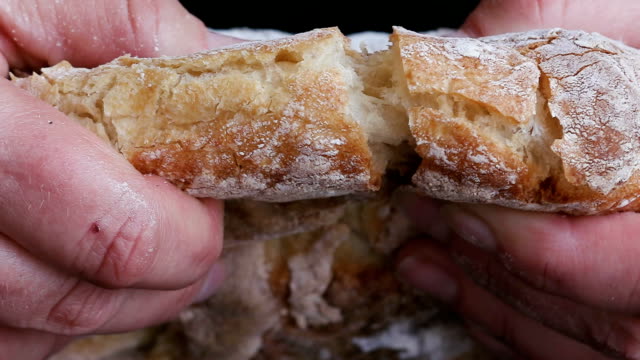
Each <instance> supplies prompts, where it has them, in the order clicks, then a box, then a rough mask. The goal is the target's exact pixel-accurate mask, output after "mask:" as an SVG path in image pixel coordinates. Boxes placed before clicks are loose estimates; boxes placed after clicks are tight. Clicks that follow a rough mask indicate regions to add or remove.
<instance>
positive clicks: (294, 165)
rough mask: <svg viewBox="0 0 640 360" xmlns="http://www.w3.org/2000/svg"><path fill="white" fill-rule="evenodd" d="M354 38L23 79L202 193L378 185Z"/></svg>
mask: <svg viewBox="0 0 640 360" xmlns="http://www.w3.org/2000/svg"><path fill="white" fill-rule="evenodd" d="M346 41H347V40H346V38H344V36H343V35H342V34H340V32H339V31H338V30H337V29H321V30H316V31H313V32H310V33H306V34H301V35H297V36H295V37H292V38H288V39H282V40H274V41H271V42H265V43H246V44H240V45H236V46H232V47H229V48H224V49H219V50H213V51H210V52H206V53H201V54H195V55H190V56H186V57H175V58H157V59H136V58H131V57H127V56H125V57H122V58H119V59H117V60H115V61H113V62H111V63H109V64H106V65H103V66H100V67H98V68H95V69H92V70H86V69H74V68H71V67H70V65H69V64H67V63H62V64H59V65H57V66H54V67H52V68H48V69H44V70H43V73H42V75H41V76H33V77H31V78H29V79H23V80H19V82H20V83H21V86H23V87H24V88H26V89H27V90H29V91H30V92H31V93H33V94H34V95H37V96H39V97H40V98H42V99H43V100H45V101H47V102H49V103H51V104H54V105H55V106H56V107H57V108H58V109H60V110H61V111H62V112H64V113H66V114H68V115H70V116H71V117H73V118H76V119H79V120H81V121H83V122H84V123H86V124H87V126H88V127H90V128H92V130H94V131H95V132H97V133H99V134H102V135H103V136H106V137H108V138H109V140H110V141H111V142H112V143H113V144H114V145H115V146H116V147H117V149H118V150H119V151H120V152H122V153H123V154H124V156H125V157H126V158H127V159H128V160H129V161H130V162H131V163H132V164H133V165H134V166H135V167H136V168H137V169H138V170H140V171H141V172H143V173H152V174H157V175H160V176H162V177H164V178H167V179H168V180H170V181H172V182H173V183H174V184H176V185H178V186H179V187H181V188H183V189H185V190H186V191H187V192H188V193H190V194H192V195H195V196H200V197H215V198H238V197H242V198H252V199H258V200H271V201H290V200H297V199H301V198H317V197H328V196H336V195H341V194H345V193H353V192H361V191H370V190H375V189H377V188H378V186H379V183H380V176H381V174H380V172H379V171H377V170H376V169H374V165H373V164H372V162H373V160H372V158H371V152H370V151H369V147H368V145H367V137H366V134H365V133H364V132H363V130H362V128H361V125H360V124H359V123H358V122H357V120H358V119H354V118H353V114H352V113H351V112H352V110H351V107H352V104H351V101H352V100H351V97H350V96H349V92H350V91H352V89H351V86H352V83H353V82H354V81H355V80H354V79H353V78H355V72H354V71H353V69H351V68H349V67H347V66H346V64H343V63H341V61H342V62H347V61H350V60H349V55H347V53H348V52H349V50H348V46H347V45H348V44H347V43H346ZM327 56H330V58H327ZM350 56H357V55H355V54H350ZM331 57H333V58H331Z"/></svg>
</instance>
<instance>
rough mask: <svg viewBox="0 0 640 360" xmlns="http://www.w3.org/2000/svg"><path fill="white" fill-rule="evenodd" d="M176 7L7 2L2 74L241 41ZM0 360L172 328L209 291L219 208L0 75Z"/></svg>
mask: <svg viewBox="0 0 640 360" xmlns="http://www.w3.org/2000/svg"><path fill="white" fill-rule="evenodd" d="M235 41H236V40H234V39H231V38H226V37H222V36H220V35H215V34H210V33H208V32H207V30H206V28H205V27H204V25H203V24H202V23H201V22H200V21H198V20H197V19H196V18H194V17H193V16H191V15H190V14H188V13H187V12H186V11H185V10H184V9H183V8H182V7H181V6H180V4H179V3H178V2H177V1H173V0H139V1H134V0H129V1H125V0H65V1H55V2H54V1H50V0H28V1H27V0H4V1H2V2H0V71H2V73H3V75H5V76H6V75H7V72H8V69H9V68H12V69H37V68H39V67H41V66H45V65H51V64H54V63H57V62H58V61H60V60H63V59H67V60H69V61H70V62H71V63H73V64H74V65H76V66H95V65H98V64H101V63H104V62H106V61H109V60H111V59H113V58H114V57H116V56H118V55H122V54H124V53H131V54H134V55H138V56H158V55H161V54H169V55H174V54H181V53H188V52H193V51H196V50H203V49H206V48H210V47H213V46H216V45H224V44H228V43H232V42H235ZM0 94H2V95H1V96H0V209H1V211H0V354H1V356H0V358H2V359H40V358H43V357H45V356H46V355H47V354H49V353H50V352H52V351H54V350H56V349H58V348H59V347H61V346H62V345H64V344H65V343H66V342H67V341H68V340H69V339H70V338H71V337H73V336H76V335H85V334H94V333H106V332H118V331H125V330H131V329H135V328H140V327H144V326H147V325H150V324H153V323H157V322H160V321H163V320H166V319H168V318H170V317H172V316H173V315H175V314H176V313H177V312H178V311H179V310H180V309H181V308H182V307H184V306H185V305H188V304H190V303H191V302H194V301H196V300H198V299H203V298H204V297H206V296H208V295H209V294H211V292H212V291H213V289H214V288H215V287H216V286H217V284H218V283H219V282H220V281H221V277H222V274H221V268H220V267H219V266H217V265H214V263H215V261H216V259H217V257H218V255H219V252H220V249H221V242H222V204H221V202H219V201H213V200H208V201H198V200H196V199H194V198H191V197H189V196H187V195H185V194H184V193H182V192H181V191H179V190H177V189H176V188H175V187H173V186H172V185H170V184H168V183H166V182H165V181H163V180H161V179H159V178H157V177H153V176H143V175H141V174H140V173H138V172H137V171H136V170H135V169H134V168H133V167H132V166H131V165H129V164H128V163H127V162H126V161H125V160H124V159H123V158H122V157H121V156H120V155H119V154H117V153H116V152H115V151H114V150H113V149H112V148H111V147H110V146H109V145H107V144H105V143H104V142H102V141H101V140H99V139H98V138H97V137H96V136H94V135H93V134H91V133H90V132H89V131H87V130H85V129H84V128H82V127H81V126H79V125H78V124H76V123H75V122H74V121H72V120H70V119H68V118H66V117H65V116H64V115H63V114H61V113H60V112H58V111H56V110H55V109H53V108H52V107H50V106H48V105H46V104H44V103H42V102H40V101H38V100H36V99H34V98H32V97H30V96H29V95H27V94H26V93H25V92H23V91H22V90H19V89H17V88H16V87H14V86H13V85H12V84H11V83H10V82H9V81H8V80H6V79H0Z"/></svg>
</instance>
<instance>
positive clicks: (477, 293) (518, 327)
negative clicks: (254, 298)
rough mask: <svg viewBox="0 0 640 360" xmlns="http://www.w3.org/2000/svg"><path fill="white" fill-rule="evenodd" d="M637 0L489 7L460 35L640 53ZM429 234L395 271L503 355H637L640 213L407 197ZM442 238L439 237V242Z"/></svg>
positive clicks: (496, 3)
mask: <svg viewBox="0 0 640 360" xmlns="http://www.w3.org/2000/svg"><path fill="white" fill-rule="evenodd" d="M639 15H640V3H638V2H633V1H624V0H614V1H602V0H589V1H582V0H581V1H578V0H574V1H570V0H564V1H561V0H557V1H553V0H537V1H531V0H493V1H491V0H486V1H483V2H482V3H481V4H480V5H479V7H478V8H477V9H476V10H475V11H474V12H473V13H472V14H471V15H470V16H469V18H468V19H467V21H466V23H465V24H464V25H463V27H462V28H461V32H462V33H464V34H466V35H469V36H486V35H494V34H499V33H505V32H513V31H524V30H528V29H537V28H550V27H564V28H568V29H582V30H586V31H596V32H600V33H602V34H604V35H606V36H609V37H611V38H614V39H619V40H622V41H624V42H626V43H627V44H628V45H630V46H636V47H637V46H640V33H638V31H636V26H635V22H636V21H637V19H638V16H639ZM406 210H407V212H408V214H409V215H410V216H411V217H412V218H413V220H414V222H415V223H416V224H417V225H419V226H421V228H422V230H423V231H424V233H425V234H427V235H429V236H430V239H419V240H416V241H413V242H411V243H410V244H408V245H407V246H406V247H405V248H404V249H403V250H402V251H401V252H400V255H399V268H398V270H399V273H400V274H401V276H402V277H403V278H404V279H405V280H406V281H407V282H409V283H411V284H413V285H415V286H416V287H418V288H420V289H422V290H424V291H426V292H429V293H431V294H433V295H435V296H436V297H438V298H440V299H441V300H442V301H443V302H444V303H445V304H448V305H449V306H451V307H452V308H454V309H455V310H457V311H458V312H459V313H460V314H461V315H462V316H463V317H464V318H465V319H466V320H467V322H468V324H469V330H470V333H471V334H472V335H474V337H476V339H478V340H479V341H480V342H482V343H484V344H485V345H486V346H487V347H489V348H491V349H493V350H494V351H495V353H496V354H498V355H499V356H501V357H504V358H521V357H524V358H526V359H605V358H610V357H613V358H628V359H640V321H639V320H638V318H637V317H636V314H638V311H639V310H640V291H639V290H638V289H639V287H640V285H639V284H640V262H639V261H638V257H639V256H640V243H639V242H638V240H640V239H639V236H638V233H639V232H640V215H639V214H636V213H621V214H613V215H607V216H593V217H568V216H563V215H557V214H541V213H527V212H522V211H516V210H509V209H504V208H499V207H495V206H484V205H464V204H456V205H454V204H443V203H441V202H437V201H434V200H430V199H422V200H417V201H411V202H409V203H408V204H407V206H406ZM434 239H435V241H434Z"/></svg>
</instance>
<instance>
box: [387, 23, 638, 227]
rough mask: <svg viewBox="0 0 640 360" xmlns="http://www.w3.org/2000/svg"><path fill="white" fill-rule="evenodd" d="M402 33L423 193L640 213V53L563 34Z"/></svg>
mask: <svg viewBox="0 0 640 360" xmlns="http://www.w3.org/2000/svg"><path fill="white" fill-rule="evenodd" d="M393 38H394V43H395V50H394V51H396V52H398V54H399V55H398V57H399V58H400V59H401V64H402V67H403V69H402V76H403V77H404V79H403V81H405V82H406V84H407V88H408V90H409V95H410V99H409V101H408V106H407V107H408V114H409V123H410V127H411V131H412V135H413V137H414V138H415V141H416V144H417V147H416V151H417V152H418V154H419V155H420V156H421V157H422V158H423V159H424V161H423V164H422V166H421V168H420V169H419V170H418V172H417V173H416V175H415V176H414V183H415V184H416V186H417V187H418V188H420V189H421V190H422V191H423V192H425V193H426V194H428V195H429V196H433V197H436V198H443V199H447V200H452V201H462V202H481V203H493V204H499V205H504V206H509V207H514V208H519V209H524V210H536V211H552V212H555V211H562V212H566V213H572V214H595V213H606V212H612V211H621V210H635V209H636V205H634V204H635V203H638V201H637V198H638V195H637V194H638V191H639V190H640V188H639V180H640V172H639V171H640V160H638V157H637V156H635V154H637V153H638V152H639V151H640V140H639V139H640V115H639V114H640V96H639V95H640V86H639V85H638V83H639V81H638V80H640V79H639V78H638V77H639V75H638V74H640V54H639V52H638V51H637V50H635V49H631V48H629V47H626V46H624V45H622V44H619V43H617V42H615V41H613V40H610V39H606V38H604V37H602V36H600V35H597V34H588V33H584V32H579V31H565V30H557V29H556V30H545V31H538V32H531V33H524V34H508V35H501V36H497V37H492V38H487V39H456V38H444V39H443V38H437V37H431V36H424V35H419V34H415V33H411V32H408V31H406V30H403V29H396V32H395V33H394V35H393Z"/></svg>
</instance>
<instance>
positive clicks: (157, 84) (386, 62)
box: [15, 28, 640, 214]
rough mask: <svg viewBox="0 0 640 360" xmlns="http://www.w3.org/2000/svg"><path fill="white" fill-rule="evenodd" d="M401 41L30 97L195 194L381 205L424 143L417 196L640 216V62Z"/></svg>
mask: <svg viewBox="0 0 640 360" xmlns="http://www.w3.org/2000/svg"><path fill="white" fill-rule="evenodd" d="M391 40H392V43H393V45H392V47H391V49H390V50H389V51H385V52H381V53H376V54H370V55H362V54H360V53H357V52H354V51H351V50H349V47H348V42H347V40H346V38H345V37H344V36H343V35H342V34H340V32H339V31H338V30H337V29H335V28H332V29H321V30H315V31H312V32H309V33H305V34H301V35H297V36H294V37H291V38H288V39H284V40H275V41H270V42H263V43H259V42H258V43H247V44H241V45H236V46H232V47H229V48H224V49H220V50H213V51H210V52H206V53H201V54H196V55H190V56H185V57H175V58H158V59H136V58H132V57H128V56H125V57H122V58H119V59H117V60H115V61H113V62H112V63H109V64H107V65H104V66H100V67H98V68H96V69H92V70H87V69H75V68H72V67H71V66H70V65H69V64H68V63H62V64H59V65H56V66H54V67H52V68H48V69H43V70H42V75H34V76H32V77H30V78H26V79H15V81H16V83H17V84H18V85H19V86H22V87H23V88H25V89H27V90H28V91H30V92H31V93H32V94H34V95H36V96H38V97H40V98H41V99H43V100H45V101H47V102H49V103H51V104H52V105H54V106H56V107H57V108H58V109H60V110H61V111H63V112H65V113H66V114H68V115H69V116H71V117H72V118H75V119H77V120H78V121H80V122H82V123H83V124H85V125H86V126H87V127H88V128H90V129H92V130H93V131H94V132H96V133H97V134H99V135H101V136H102V137H104V138H105V139H106V140H108V141H110V142H111V143H112V144H113V145H114V146H115V147H116V148H117V149H118V150H119V151H120V152H121V153H122V154H123V155H124V156H125V157H126V158H127V159H128V160H129V161H130V162H131V163H132V164H134V166H136V168H138V169H139V170H140V171H142V172H144V173H154V174H158V175H160V176H163V177H165V178H167V179H169V180H170V181H172V182H173V183H174V184H176V185H177V186H179V187H181V188H183V189H185V190H186V191H187V192H188V193H190V194H192V195H195V196H201V197H216V198H225V199H230V198H245V199H246V198H249V199H254V200H263V201H265V200H266V201H278V202H281V201H291V200H299V199H313V198H319V197H331V196H337V195H344V194H353V193H363V192H371V191H376V190H378V189H379V188H380V185H381V183H382V181H383V175H384V174H385V172H386V171H387V169H388V168H393V166H394V156H395V153H397V152H398V150H397V148H398V146H400V145H401V144H407V143H408V144H411V145H413V146H414V151H415V154H417V155H419V156H420V158H421V159H422V164H421V165H420V167H419V169H418V170H417V172H416V173H415V175H414V176H413V184H414V185H415V187H416V188H417V189H419V190H420V191H421V192H423V193H424V194H426V195H429V196H432V197H437V198H442V199H446V200H452V201H463V202H481V203H494V204H499V205H504V206H509V207H514V208H520V209H526V210H537V211H554V212H555V211H561V212H566V213H571V214H595V213H603V212H612V211H623V210H635V209H636V208H638V206H640V205H639V204H640V203H638V201H637V195H636V194H639V193H640V188H639V187H640V184H639V182H638V179H639V178H638V168H639V166H640V164H639V162H640V160H639V159H640V158H638V157H637V156H635V154H636V153H638V152H639V151H640V136H638V135H639V134H638V132H640V130H638V129H640V127H639V126H638V122H639V116H638V113H639V112H638V110H639V108H640V96H639V95H638V93H639V88H638V85H637V83H638V74H639V73H640V72H638V70H639V63H638V59H639V58H640V57H639V54H638V51H636V50H635V49H631V48H629V47H626V46H625V45H623V44H620V43H617V42H615V41H613V40H609V39H606V38H604V37H602V36H600V35H597V34H588V33H584V32H579V31H565V30H559V29H555V30H545V31H536V32H530V33H526V34H510V35H503V36H498V37H491V38H485V39H457V38H438V37H433V36H426V35H419V34H416V33H412V32H409V31H407V30H404V29H401V28H396V29H395V31H394V34H393V35H392V37H391ZM409 128H410V130H409Z"/></svg>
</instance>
